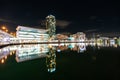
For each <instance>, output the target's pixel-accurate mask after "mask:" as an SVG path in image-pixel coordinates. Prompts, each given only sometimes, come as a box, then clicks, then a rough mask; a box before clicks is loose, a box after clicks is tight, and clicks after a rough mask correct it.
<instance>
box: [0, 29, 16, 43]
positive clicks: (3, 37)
mask: <svg viewBox="0 0 120 80" xmlns="http://www.w3.org/2000/svg"><path fill="white" fill-rule="evenodd" d="M13 37H14V36H12V35H10V34H8V33H6V32H4V31H2V30H0V45H2V44H9V42H10V38H13Z"/></svg>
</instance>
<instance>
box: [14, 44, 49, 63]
mask: <svg viewBox="0 0 120 80" xmlns="http://www.w3.org/2000/svg"><path fill="white" fill-rule="evenodd" d="M47 52H49V50H48V46H47V44H34V45H33V44H32V45H19V46H18V49H17V50H16V61H17V62H22V61H26V60H32V59H36V58H40V57H45V56H46V53H47Z"/></svg>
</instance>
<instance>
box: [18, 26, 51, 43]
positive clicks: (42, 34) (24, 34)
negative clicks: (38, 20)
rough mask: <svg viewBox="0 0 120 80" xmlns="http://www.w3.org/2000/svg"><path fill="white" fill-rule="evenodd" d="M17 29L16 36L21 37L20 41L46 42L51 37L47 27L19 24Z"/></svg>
mask: <svg viewBox="0 0 120 80" xmlns="http://www.w3.org/2000/svg"><path fill="white" fill-rule="evenodd" d="M16 30H17V31H16V38H17V39H19V42H20V43H25V42H29V43H32V42H46V41H48V38H49V34H47V30H46V29H36V28H30V27H25V26H18V27H17V28H16Z"/></svg>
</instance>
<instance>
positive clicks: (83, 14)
mask: <svg viewBox="0 0 120 80" xmlns="http://www.w3.org/2000/svg"><path fill="white" fill-rule="evenodd" d="M119 10H120V5H119V3H118V2H113V1H107V2H105V1H101V0H96V1H91V0H89V1H84V0H83V1H79V2H78V1H75V0H72V1H71V0H59V1H58V0H55V1H54V0H48V1H47V0H44V1H42V0H38V1H36V0H33V1H31V0H28V1H26V0H24V1H22V0H20V1H18V0H16V1H10V0H9V1H7V0H3V1H0V26H2V25H5V26H7V28H9V30H10V31H15V30H16V27H17V26H18V25H21V26H29V27H35V28H40V27H44V20H45V17H46V16H47V15H50V14H52V15H54V16H55V17H56V20H57V24H56V25H57V26H56V27H57V33H61V32H71V33H76V32H78V31H83V32H89V31H90V32H95V31H96V32H119V31H120V14H119Z"/></svg>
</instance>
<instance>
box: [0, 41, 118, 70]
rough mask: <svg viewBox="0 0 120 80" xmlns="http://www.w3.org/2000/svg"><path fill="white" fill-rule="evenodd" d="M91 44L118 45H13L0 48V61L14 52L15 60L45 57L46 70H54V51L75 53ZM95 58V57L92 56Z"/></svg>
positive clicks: (81, 51) (108, 45)
mask: <svg viewBox="0 0 120 80" xmlns="http://www.w3.org/2000/svg"><path fill="white" fill-rule="evenodd" d="M87 46H92V47H96V48H97V49H100V48H101V47H115V48H117V47H118V45H117V44H115V43H97V44H96V43H61V44H30V45H28V44H27V45H13V46H7V47H4V48H1V49H0V61H1V63H5V61H6V59H7V57H8V55H13V54H15V59H16V62H18V63H19V62H24V61H28V60H33V59H37V58H42V57H45V58H46V66H47V68H48V72H54V71H55V70H56V52H58V53H59V52H61V51H65V50H68V49H69V50H71V51H77V53H85V52H86V51H87V49H86V47H87ZM92 59H93V60H96V57H95V56H93V57H92Z"/></svg>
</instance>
